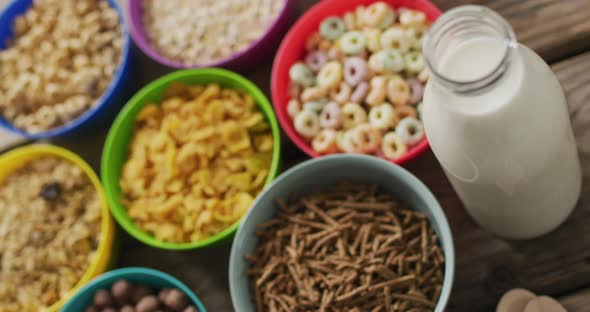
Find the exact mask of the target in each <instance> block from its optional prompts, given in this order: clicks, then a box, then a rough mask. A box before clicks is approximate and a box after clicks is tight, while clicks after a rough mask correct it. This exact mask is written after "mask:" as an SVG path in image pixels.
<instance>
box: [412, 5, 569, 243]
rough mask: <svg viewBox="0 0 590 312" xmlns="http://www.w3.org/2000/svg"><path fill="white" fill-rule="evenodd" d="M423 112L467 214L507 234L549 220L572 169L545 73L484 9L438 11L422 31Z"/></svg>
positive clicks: (560, 207) (561, 99)
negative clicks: (426, 79)
mask: <svg viewBox="0 0 590 312" xmlns="http://www.w3.org/2000/svg"><path fill="white" fill-rule="evenodd" d="M423 50H424V57H425V60H426V64H427V67H428V69H429V73H430V80H429V82H428V84H427V85H426V89H425V93H424V104H423V105H424V108H423V119H424V127H425V130H426V135H427V136H428V139H429V141H430V145H431V147H432V151H433V152H434V154H435V156H436V158H437V159H438V161H439V162H440V163H441V165H442V167H443V169H444V171H445V173H446V175H447V177H448V178H449V180H450V182H451V184H452V185H453V187H454V189H455V191H456V192H457V193H458V195H459V197H460V198H461V200H462V202H463V204H464V205H465V208H466V209H467V211H468V212H469V214H470V215H471V216H472V217H473V218H474V219H475V221H476V222H477V223H479V224H480V225H481V226H482V227H484V228H486V229H488V230H489V231H491V232H493V233H495V234H497V235H500V236H503V237H507V238H516V239H525V238H532V237H536V236H539V235H542V234H545V233H547V232H550V231H551V230H553V229H555V228H556V227H557V226H559V225H560V224H561V223H562V222H563V221H564V220H565V219H566V218H567V217H568V215H569V214H570V213H571V212H572V210H573V208H574V207H575V205H576V202H577V199H578V196H579V194H580V190H581V169H580V163H579V159H578V154H577V150H576V145H575V141H574V136H573V132H572V128H571V124H570V119H569V114H568V110H567V106H566V100H565V96H564V94H563V91H562V90H561V87H560V85H559V82H558V81H557V79H556V77H555V75H554V74H553V73H552V72H551V70H550V68H549V67H548V66H547V64H546V63H545V62H544V61H543V60H542V59H541V58H540V57H539V56H538V55H537V54H535V53H534V52H533V51H531V50H530V49H528V48H527V47H525V46H523V45H521V44H519V43H518V42H516V39H515V35H514V32H513V30H512V28H511V27H510V25H509V24H508V23H507V22H506V21H505V20H504V19H503V18H502V17H501V16H500V15H498V14H496V13H495V12H494V11H492V10H490V9H487V8H485V7H480V6H463V7H458V8H456V9H453V10H451V11H448V12H447V13H446V14H444V15H443V16H441V17H440V18H439V19H438V20H437V21H436V22H435V23H434V24H433V25H432V28H431V29H430V31H429V33H428V35H427V36H426V38H425V41H424V48H423Z"/></svg>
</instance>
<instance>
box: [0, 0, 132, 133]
mask: <svg viewBox="0 0 590 312" xmlns="http://www.w3.org/2000/svg"><path fill="white" fill-rule="evenodd" d="M13 28H14V33H15V37H14V38H11V39H10V40H9V41H8V44H7V48H6V49H5V50H0V76H1V77H2V79H1V80H0V114H1V115H2V117H3V118H5V119H6V120H7V121H9V122H10V123H12V124H13V125H14V126H15V127H17V128H20V129H23V130H25V131H27V132H29V133H39V132H43V131H47V130H49V129H53V128H56V127H60V126H63V125H65V124H67V123H68V122H70V121H72V120H74V119H76V118H78V117H79V116H80V115H82V114H83V113H84V112H86V111H87V110H89V109H90V108H92V107H94V106H95V105H96V103H97V100H98V99H99V98H100V96H101V95H102V94H103V92H104V91H105V90H106V88H107V87H108V86H109V84H110V83H111V79H112V78H113V76H114V74H115V72H116V70H117V68H118V66H119V62H120V59H121V48H122V45H123V38H122V31H121V26H120V23H119V15H118V13H117V11H116V10H115V9H113V8H111V7H110V5H109V3H108V2H107V1H106V0H98V1H97V0H38V1H33V5H32V6H31V7H30V8H29V9H28V10H27V11H26V13H25V14H23V15H20V16H18V17H17V18H16V19H15V21H14V25H13Z"/></svg>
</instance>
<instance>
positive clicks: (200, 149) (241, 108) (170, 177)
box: [120, 83, 274, 243]
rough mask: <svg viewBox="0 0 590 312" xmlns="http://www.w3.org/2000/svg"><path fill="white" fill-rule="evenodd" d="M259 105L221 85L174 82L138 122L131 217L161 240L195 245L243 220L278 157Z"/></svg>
mask: <svg viewBox="0 0 590 312" xmlns="http://www.w3.org/2000/svg"><path fill="white" fill-rule="evenodd" d="M273 144H274V143H273V136H272V133H271V131H270V127H269V124H268V122H267V120H266V118H265V116H264V115H263V114H262V112H261V111H260V110H259V109H258V106H257V104H256V103H255V102H254V99H253V98H252V97H251V96H249V95H247V94H245V93H244V92H241V91H237V90H233V89H228V88H223V87H221V86H219V85H216V84H211V85H206V86H205V85H197V86H185V85H183V84H179V83H176V84H172V85H171V86H170V87H169V89H168V90H167V92H166V94H165V95H164V99H163V100H162V102H161V103H160V104H159V105H156V104H148V105H146V106H145V107H144V108H143V109H142V111H141V112H140V113H139V114H138V116H137V121H136V125H135V130H134V132H133V138H132V140H131V143H130V145H129V156H128V159H127V161H126V162H125V164H124V166H123V169H122V172H121V180H120V185H121V189H122V201H123V204H124V205H125V206H126V208H127V210H128V213H129V216H130V217H131V219H133V221H134V222H135V224H136V225H137V226H138V227H139V228H141V229H142V230H144V231H146V232H148V233H150V234H153V235H154V237H155V238H156V239H157V240H160V241H164V242H174V243H189V242H196V241H199V240H202V239H205V238H207V237H210V236H213V235H215V234H217V233H219V232H221V231H223V230H224V229H226V228H227V227H229V226H230V225H232V224H233V223H235V222H236V221H237V220H239V219H240V218H241V217H242V216H243V215H244V213H245V212H246V211H247V210H248V208H250V205H251V204H252V202H253V200H254V197H256V195H257V194H258V193H259V192H260V190H261V189H262V188H263V186H264V184H265V183H266V180H267V177H268V173H269V170H270V163H271V160H272V151H273Z"/></svg>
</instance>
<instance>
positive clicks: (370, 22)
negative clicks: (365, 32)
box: [363, 1, 395, 29]
mask: <svg viewBox="0 0 590 312" xmlns="http://www.w3.org/2000/svg"><path fill="white" fill-rule="evenodd" d="M394 20H395V12H394V11H393V9H392V8H391V7H390V6H389V5H388V4H387V3H385V2H381V1H379V2H375V3H373V4H371V5H369V6H368V7H367V8H366V10H365V12H364V16H363V23H364V25H365V26H369V27H373V28H382V29H385V28H387V27H389V26H391V24H392V23H393V21H394Z"/></svg>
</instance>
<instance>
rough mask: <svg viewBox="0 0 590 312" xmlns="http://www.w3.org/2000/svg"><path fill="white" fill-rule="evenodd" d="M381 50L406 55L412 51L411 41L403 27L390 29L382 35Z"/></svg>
mask: <svg viewBox="0 0 590 312" xmlns="http://www.w3.org/2000/svg"><path fill="white" fill-rule="evenodd" d="M381 48H382V49H391V50H398V51H400V52H401V53H405V52H407V51H408V50H409V49H410V39H409V37H408V34H407V33H406V31H405V30H404V29H403V28H401V27H396V26H393V27H390V28H389V29H387V30H386V31H385V32H384V33H383V35H381Z"/></svg>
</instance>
